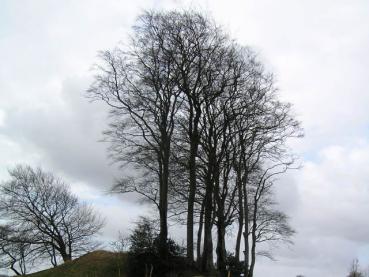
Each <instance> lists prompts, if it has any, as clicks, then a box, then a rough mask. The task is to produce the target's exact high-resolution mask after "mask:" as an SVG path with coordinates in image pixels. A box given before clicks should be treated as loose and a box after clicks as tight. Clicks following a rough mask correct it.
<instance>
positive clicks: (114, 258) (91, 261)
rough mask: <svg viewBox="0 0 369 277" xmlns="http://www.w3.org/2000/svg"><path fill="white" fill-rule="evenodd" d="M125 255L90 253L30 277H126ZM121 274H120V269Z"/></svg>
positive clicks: (103, 252) (101, 252) (106, 252)
mask: <svg viewBox="0 0 369 277" xmlns="http://www.w3.org/2000/svg"><path fill="white" fill-rule="evenodd" d="M125 260H126V255H125V254H123V255H122V254H117V253H112V252H108V251H102V250H99V251H95V252H92V253H88V254H86V255H84V256H82V257H80V258H78V259H75V260H73V261H71V262H67V263H65V264H62V265H60V266H58V267H56V268H51V269H47V270H43V271H40V272H37V273H33V274H29V275H27V276H29V277H126V274H125V273H124V264H125ZM118 265H120V267H121V273H120V274H119V267H118Z"/></svg>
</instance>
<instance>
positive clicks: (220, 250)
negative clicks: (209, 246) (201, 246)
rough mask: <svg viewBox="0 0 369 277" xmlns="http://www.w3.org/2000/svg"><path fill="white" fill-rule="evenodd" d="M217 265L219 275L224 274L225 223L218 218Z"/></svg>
mask: <svg viewBox="0 0 369 277" xmlns="http://www.w3.org/2000/svg"><path fill="white" fill-rule="evenodd" d="M217 235H218V241H217V249H216V252H217V267H218V271H219V272H220V274H221V276H225V275H226V249H225V224H224V220H219V217H218V224H217Z"/></svg>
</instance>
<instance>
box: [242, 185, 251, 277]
mask: <svg viewBox="0 0 369 277" xmlns="http://www.w3.org/2000/svg"><path fill="white" fill-rule="evenodd" d="M246 183H247V182H243V198H244V201H243V202H244V203H243V205H244V226H245V228H244V232H243V239H244V243H245V250H244V254H245V264H244V274H245V277H249V252H250V247H249V234H248V232H249V207H248V199H247V189H246Z"/></svg>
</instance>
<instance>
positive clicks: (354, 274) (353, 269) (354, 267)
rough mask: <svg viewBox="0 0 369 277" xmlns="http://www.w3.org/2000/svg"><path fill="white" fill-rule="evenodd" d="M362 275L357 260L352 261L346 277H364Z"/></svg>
mask: <svg viewBox="0 0 369 277" xmlns="http://www.w3.org/2000/svg"><path fill="white" fill-rule="evenodd" d="M364 276H365V275H364V273H363V272H361V270H360V265H359V260H358V259H354V260H353V261H352V263H351V266H350V273H349V275H348V277H364Z"/></svg>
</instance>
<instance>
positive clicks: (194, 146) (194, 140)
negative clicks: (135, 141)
mask: <svg viewBox="0 0 369 277" xmlns="http://www.w3.org/2000/svg"><path fill="white" fill-rule="evenodd" d="M199 117H200V114H197V115H196V116H195V119H194V120H193V122H192V118H193V108H192V107H191V111H190V126H189V138H190V157H189V163H188V167H189V173H190V174H189V175H190V188H189V190H190V191H189V195H188V207H187V211H188V212H187V259H188V260H189V262H191V263H192V262H193V261H194V257H193V250H194V249H193V248H194V247H193V231H194V230H193V226H194V220H193V218H194V217H193V214H194V202H195V195H196V187H197V184H196V157H197V151H198V146H199V134H198V124H199Z"/></svg>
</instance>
